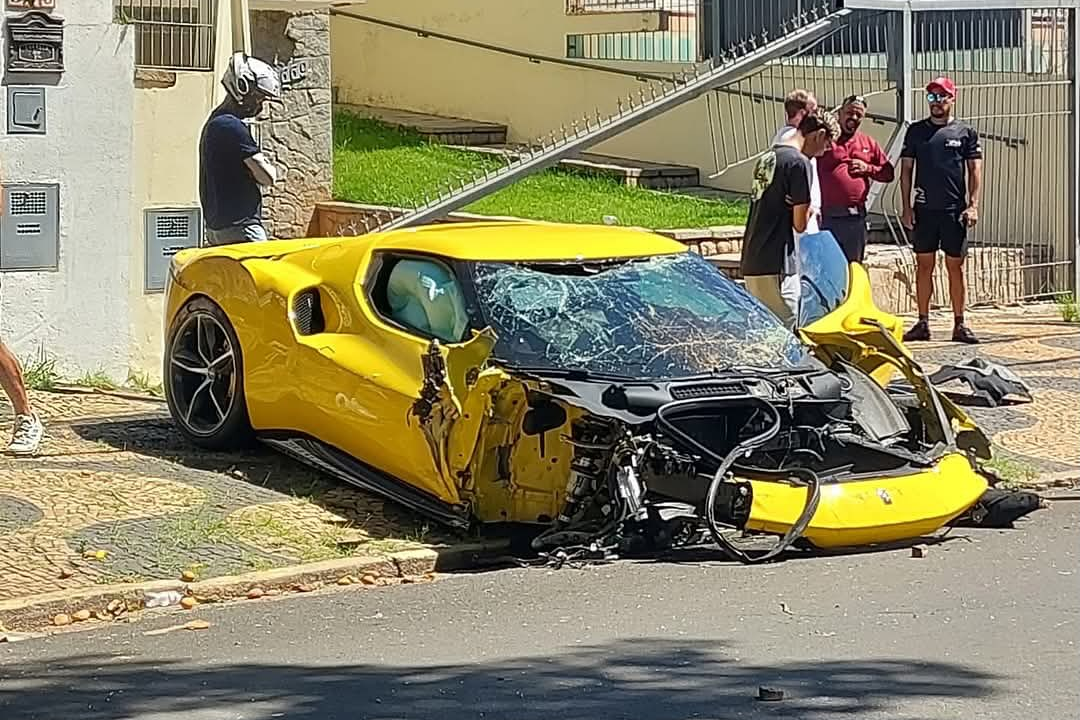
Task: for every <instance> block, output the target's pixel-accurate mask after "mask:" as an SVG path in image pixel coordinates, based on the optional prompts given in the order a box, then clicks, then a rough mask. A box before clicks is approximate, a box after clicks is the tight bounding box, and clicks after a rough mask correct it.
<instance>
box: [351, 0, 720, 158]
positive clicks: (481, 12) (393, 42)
mask: <svg viewBox="0 0 1080 720" xmlns="http://www.w3.org/2000/svg"><path fill="white" fill-rule="evenodd" d="M345 10H348V11H355V12H356V13H357V14H363V15H369V16H374V17H378V18H381V19H386V20H391V21H394V22H398V23H402V24H406V25H411V26H416V27H423V28H430V29H438V31H439V32H443V33H447V34H451V35H458V36H461V37H465V38H469V39H472V40H479V41H483V42H488V43H491V44H495V45H501V46H506V47H512V48H516V49H518V50H525V51H530V52H535V53H537V54H540V55H548V56H554V57H563V56H565V54H566V35H567V34H572V33H576V32H595V31H597V30H598V29H600V30H603V29H630V28H631V27H632V26H633V21H632V20H627V19H626V18H623V17H620V16H619V15H605V16H599V17H589V16H567V15H566V14H565V12H564V3H563V2H561V1H559V0H549V1H546V2H532V1H531V0H530V1H529V2H523V1H520V0H519V1H516V2H505V0H452V2H451V1H448V2H399V1H397V0H369V1H368V2H367V3H366V4H365V5H361V6H356V7H354V8H353V7H350V8H345ZM331 51H332V66H333V68H334V84H335V86H336V87H337V88H338V100H339V102H342V103H354V104H371V105H377V106H384V107H392V108H400V109H405V110H415V111H421V112H431V113H437V114H443V115H452V116H460V117H467V118H470V119H475V120H485V121H490V122H499V123H505V124H507V125H508V126H509V129H510V136H509V139H510V141H511V142H516V141H531V140H534V139H536V138H537V137H539V136H540V135H547V134H548V133H550V132H551V131H552V130H557V129H558V128H559V126H560V125H562V124H565V125H566V126H567V127H570V123H571V122H573V121H574V120H578V119H580V118H581V117H582V116H583V115H584V114H585V113H588V114H590V115H591V116H595V113H596V110H597V109H600V110H601V111H602V112H604V113H605V114H608V113H612V112H614V111H615V109H616V101H617V99H618V98H619V97H620V96H621V97H626V96H627V95H628V94H629V93H631V92H633V93H635V94H636V93H637V92H639V91H640V90H642V89H645V90H647V89H648V88H647V86H646V85H645V84H643V83H641V82H639V81H637V80H635V79H633V78H623V77H619V76H615V75H609V74H603V73H599V72H595V71H583V70H579V69H575V68H567V67H564V66H559V65H553V64H550V63H542V64H535V63H531V62H529V61H528V60H525V59H519V58H514V57H509V56H506V55H500V54H497V53H492V52H489V51H486V50H481V49H477V48H470V47H467V46H464V45H460V44H456V43H449V42H445V41H442V40H435V39H423V38H419V37H417V36H416V35H415V34H413V33H409V32H403V31H400V30H395V29H390V28H383V27H380V26H376V25H373V24H370V23H365V22H360V21H357V20H353V19H350V18H346V17H341V16H336V17H334V18H333V19H332V22H331ZM623 66H624V67H635V68H639V69H642V70H644V71H648V72H656V70H657V68H656V66H654V65H651V64H646V63H624V64H623ZM679 67H680V66H678V65H666V66H664V68H663V69H664V70H665V71H667V72H674V71H675V70H677V69H678V68H679ZM704 112H705V104H704V102H703V101H699V102H693V103H690V104H688V105H687V106H684V107H682V108H678V109H676V110H673V111H672V112H670V113H668V114H667V115H665V116H662V117H660V118H658V119H656V120H653V121H650V122H648V123H646V124H645V125H642V126H639V127H638V128H635V129H634V130H631V131H629V132H627V133H626V134H624V135H623V136H620V137H618V138H615V139H613V140H611V141H609V142H606V143H604V144H603V145H601V146H597V147H596V148H594V151H596V152H607V153H611V154H616V155H619V154H622V155H626V154H637V155H638V156H640V157H645V156H646V155H652V156H653V157H654V158H656V159H664V160H666V161H667V162H679V163H685V164H688V165H695V166H696V165H699V163H700V161H701V160H702V159H703V157H704V156H703V150H704V149H705V148H707V147H708V142H709V135H708V127H707V126H706V124H705V123H704V122H702V120H703V118H704V117H705V116H704ZM710 172H711V171H710Z"/></svg>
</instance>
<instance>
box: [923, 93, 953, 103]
mask: <svg viewBox="0 0 1080 720" xmlns="http://www.w3.org/2000/svg"><path fill="white" fill-rule="evenodd" d="M951 99H952V96H951V95H946V94H945V93H935V92H928V93H926V102H928V103H941V102H945V101H946V100H951Z"/></svg>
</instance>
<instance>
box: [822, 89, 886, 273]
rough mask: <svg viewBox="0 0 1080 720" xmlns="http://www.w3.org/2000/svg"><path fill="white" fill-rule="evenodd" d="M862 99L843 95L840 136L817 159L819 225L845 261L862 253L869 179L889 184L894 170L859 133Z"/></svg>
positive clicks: (873, 142)
mask: <svg viewBox="0 0 1080 720" xmlns="http://www.w3.org/2000/svg"><path fill="white" fill-rule="evenodd" d="M866 110H867V105H866V99H865V98H864V97H862V96H861V95H851V96H849V97H847V98H846V99H845V100H844V102H843V104H842V105H841V106H840V139H839V140H837V141H836V144H835V145H833V146H832V147H831V148H830V149H829V150H828V152H826V153H825V154H824V155H822V156H821V159H820V160H819V161H818V172H819V173H820V174H821V228H822V229H823V230H828V231H829V232H831V233H832V234H833V237H835V238H836V241H837V243H839V245H840V249H841V250H843V251H844V256H845V257H847V260H848V262H858V263H861V262H862V261H863V258H864V256H865V254H866V200H867V198H868V197H869V195H870V185H871V183H873V182H880V183H890V182H892V181H893V177H894V176H895V172H896V171H895V169H894V168H893V164H892V162H890V161H889V156H888V155H886V154H885V151H884V150H882V149H881V146H880V145H879V144H878V143H877V141H876V140H874V138H872V137H870V136H869V135H867V134H866V133H863V132H860V131H859V128H860V127H861V126H862V121H863V118H864V117H866Z"/></svg>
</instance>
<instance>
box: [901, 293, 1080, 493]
mask: <svg viewBox="0 0 1080 720" xmlns="http://www.w3.org/2000/svg"><path fill="white" fill-rule="evenodd" d="M912 320H913V318H908V319H906V322H907V324H906V325H905V327H908V326H910V323H911V321H912ZM967 321H968V324H969V325H971V327H972V329H973V330H974V331H975V332H976V333H977V334H978V336H979V339H980V340H981V342H980V344H979V345H962V344H959V343H953V342H948V341H947V340H948V338H949V337H950V335H951V333H952V317H951V315H950V314H948V313H942V314H937V315H934V316H932V317H931V328H932V335H933V337H934V338H941V339H942V340H943V341H937V340H935V341H931V342H927V343H911V344H910V346H909V347H910V348H911V350H912V351H913V352H914V353H915V356H916V358H917V359H918V360H919V361H920V363H921V364H922V365H923V368H924V369H925V370H926V371H927V372H931V373H932V372H934V371H935V370H937V369H938V368H939V367H940V366H941V365H944V364H959V363H962V362H964V361H966V360H968V359H970V358H973V357H982V358H984V359H985V360H987V361H990V362H995V363H999V364H1001V365H1004V366H1006V367H1008V368H1010V369H1011V370H1012V371H1013V372H1015V373H1016V374H1017V375H1019V376H1020V377H1021V378H1023V379H1024V381H1025V382H1027V384H1028V385H1029V386H1030V388H1031V394H1032V402H1031V403H1026V402H1018V403H1016V404H1012V405H1003V406H1001V407H997V408H984V407H978V406H968V405H965V406H964V409H965V410H966V411H967V412H968V413H970V414H971V415H972V416H973V417H974V418H975V420H976V421H977V422H978V423H979V425H980V426H981V427H982V428H983V430H985V431H986V432H987V434H989V435H991V436H992V439H993V441H994V445H995V451H996V452H997V453H998V454H999V456H1000V457H1001V459H1002V463H1011V464H1013V466H1014V468H1015V467H1018V466H1019V467H1027V468H1030V469H1031V471H1032V472H1031V473H1029V474H1033V473H1034V472H1036V471H1037V472H1038V473H1040V474H1047V473H1055V474H1061V475H1063V476H1068V475H1072V476H1080V325H1078V324H1076V323H1072V324H1070V323H1065V322H1063V321H1062V319H1061V316H1060V315H1059V314H1058V312H1057V311H1056V309H1055V308H1054V307H1053V306H1050V305H1042V304H1040V305H1030V306H1026V307H1019V308H1005V309H992V310H974V311H969V312H968V313H967ZM942 389H943V390H945V391H947V392H949V393H950V394H953V393H954V392H955V393H956V394H966V393H967V392H969V390H968V388H967V386H966V385H965V384H963V383H961V382H959V381H953V382H950V383H948V384H947V385H945V386H944V387H943V388H942Z"/></svg>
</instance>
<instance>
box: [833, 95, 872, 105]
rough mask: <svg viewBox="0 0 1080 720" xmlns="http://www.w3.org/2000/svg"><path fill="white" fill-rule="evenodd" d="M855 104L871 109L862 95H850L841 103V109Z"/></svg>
mask: <svg viewBox="0 0 1080 720" xmlns="http://www.w3.org/2000/svg"><path fill="white" fill-rule="evenodd" d="M853 104H857V105H862V106H863V107H869V106H868V105H867V103H866V98H864V97H863V96H862V95H848V96H847V97H846V98H844V102H842V103H840V107H845V106H847V105H853Z"/></svg>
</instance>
